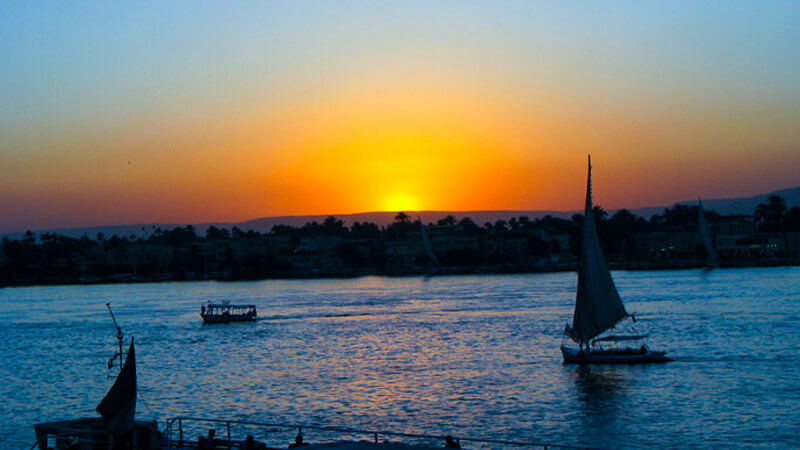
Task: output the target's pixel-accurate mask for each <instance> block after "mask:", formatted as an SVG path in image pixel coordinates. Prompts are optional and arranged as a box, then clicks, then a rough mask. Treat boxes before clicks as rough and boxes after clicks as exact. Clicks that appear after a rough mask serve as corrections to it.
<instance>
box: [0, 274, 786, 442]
mask: <svg viewBox="0 0 800 450" xmlns="http://www.w3.org/2000/svg"><path fill="white" fill-rule="evenodd" d="M614 278H615V280H616V282H617V286H618V288H619V290H620V292H621V294H622V296H623V300H624V301H625V303H626V306H627V308H628V310H629V311H631V312H634V313H635V314H636V317H637V321H638V326H639V327H640V328H641V329H643V330H641V329H640V331H644V330H646V331H649V332H650V335H651V338H650V345H651V346H652V347H654V348H663V349H665V350H667V351H668V353H669V354H670V355H671V356H673V357H674V358H675V359H676V362H673V363H670V364H663V365H639V366H589V367H584V368H581V367H577V366H565V365H563V364H562V363H561V354H560V351H559V345H560V344H561V342H562V339H563V338H562V334H563V332H562V330H563V328H564V324H565V323H566V322H567V321H568V320H570V319H571V316H572V308H573V301H574V290H575V282H576V277H575V275H574V274H572V273H558V274H531V275H515V276H474V277H473V276H459V277H436V278H431V279H428V280H423V279H420V278H378V277H370V278H360V279H351V280H302V281H263V282H250V283H217V282H200V283H167V284H141V285H105V286H69V287H63V286H61V287H32V288H5V289H0V316H1V317H2V321H0V342H2V350H0V355H1V356H0V398H2V400H3V401H2V403H0V424H1V425H2V428H1V429H2V431H3V434H0V447H2V448H30V446H31V445H32V444H33V442H34V436H33V428H32V425H33V424H34V423H36V422H41V421H47V420H57V419H64V418H72V417H77V416H95V415H96V413H95V412H94V408H95V407H96V406H97V403H98V402H99V400H100V399H101V398H102V396H103V395H104V393H105V391H106V390H107V388H108V387H109V385H110V382H109V381H108V380H107V379H106V374H107V371H106V366H105V363H106V360H107V359H108V357H109V356H111V354H112V353H113V350H114V345H115V339H114V332H115V331H114V327H113V324H112V322H111V320H110V318H109V315H108V311H107V310H106V307H105V303H106V302H111V304H112V307H113V308H114V312H115V314H116V316H117V320H118V321H119V323H120V325H121V326H122V328H123V330H124V331H125V333H126V335H127V336H135V338H136V346H137V355H136V356H137V365H138V375H139V387H140V391H141V398H140V401H139V405H138V408H137V414H138V416H139V417H140V418H143V419H149V418H152V417H155V418H156V419H157V420H158V421H159V422H160V423H162V424H163V423H164V421H165V420H166V419H167V418H170V417H175V416H178V415H186V416H201V417H212V418H226V419H243V420H249V421H258V422H280V423H282V422H288V423H306V424H319V425H338V426H347V427H356V428H362V429H378V430H387V431H398V432H411V433H430V434H438V435H441V434H446V433H450V434H453V435H455V436H460V437H480V438H491V439H513V440H521V441H539V442H551V443H558V444H576V445H590V446H601V447H609V448H641V447H643V446H655V447H662V448H678V447H694V448H714V447H718V448H732V447H763V448H782V447H786V448H792V447H794V448H797V447H800V352H799V351H800V268H768V269H735V270H734V269H731V270H715V271H712V272H710V273H703V272H701V271H664V272H615V273H614ZM223 299H227V300H230V301H231V302H232V303H255V304H256V305H257V306H258V311H259V316H260V317H261V320H259V321H257V322H253V323H235V324H219V325H203V324H202V321H201V319H200V316H199V308H200V304H201V303H202V302H204V301H205V300H223ZM145 402H146V403H147V405H145V404H144V403H145ZM147 406H149V410H148V408H147ZM151 411H152V415H151Z"/></svg>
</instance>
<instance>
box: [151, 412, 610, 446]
mask: <svg viewBox="0 0 800 450" xmlns="http://www.w3.org/2000/svg"><path fill="white" fill-rule="evenodd" d="M202 424H206V425H208V424H211V425H216V426H217V427H220V428H224V435H217V436H216V439H217V442H218V445H217V448H220V444H221V443H223V442H224V444H221V445H223V446H224V447H222V448H226V447H227V448H229V449H232V448H238V447H237V446H238V445H239V444H240V443H241V442H242V440H241V439H242V438H243V436H242V438H239V439H234V436H233V435H232V434H231V428H232V427H240V428H251V429H252V428H255V427H259V428H268V429H269V430H267V432H270V433H273V432H280V431H284V432H285V431H289V430H298V434H300V433H302V431H305V430H311V431H316V432H320V433H338V434H339V435H340V436H341V435H344V436H345V437H347V438H354V437H355V436H361V437H362V438H363V437H369V439H371V440H372V441H373V442H376V443H378V442H379V441H380V440H381V438H384V442H388V439H386V438H389V437H393V438H398V437H401V438H406V439H411V440H414V441H418V442H423V441H425V442H428V443H429V444H433V443H435V444H433V445H431V448H437V447H438V448H444V445H443V444H444V442H445V438H446V436H440V435H429V434H415V433H399V432H393V431H369V430H359V429H354V428H343V427H331V426H319V425H298V424H285V423H263V422H249V421H241V420H218V419H207V418H197V417H184V416H181V417H176V418H174V419H170V420H168V421H167V426H166V428H165V429H164V434H165V435H166V436H167V437H168V438H169V440H170V442H171V445H172V446H173V447H178V448H180V447H195V446H196V445H197V441H196V440H193V439H191V438H189V436H190V433H193V434H191V436H198V435H201V434H198V433H202V432H204V431H205V429H202V430H201V428H200V426H201V425H202ZM248 434H252V433H248ZM292 434H293V432H292ZM287 437H288V436H286V435H282V436H281V438H280V440H278V439H274V442H270V443H268V444H267V445H268V447H269V445H270V444H272V445H273V447H274V446H278V447H280V448H286V447H287V446H288V442H289V439H287ZM453 437H457V436H453ZM457 441H458V442H462V443H463V442H469V443H473V444H477V445H476V446H475V447H476V448H487V449H488V448H491V449H498V448H505V447H534V448H542V449H545V450H548V449H565V450H567V449H569V450H603V449H601V448H598V447H584V446H575V445H560V444H551V443H545V442H520V441H510V440H498V439H479V438H465V437H458V440H457Z"/></svg>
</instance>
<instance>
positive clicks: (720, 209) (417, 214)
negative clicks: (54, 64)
mask: <svg viewBox="0 0 800 450" xmlns="http://www.w3.org/2000/svg"><path fill="white" fill-rule="evenodd" d="M772 195H778V196H780V197H783V198H784V199H785V200H786V206H787V207H792V206H800V186H799V187H796V188H790V189H782V190H779V191H774V192H770V193H769V194H762V195H756V196H753V197H741V198H723V199H706V198H703V199H702V200H703V208H704V209H705V210H708V211H711V210H714V211H716V212H717V213H719V214H723V215H729V214H742V215H750V214H753V210H755V208H756V206H757V205H758V204H760V203H764V202H766V201H767V198H769V197H770V196H772ZM696 203H697V200H696V199H695V200H686V201H681V202H676V203H673V204H672V205H669V206H650V207H644V208H636V209H629V211H630V212H632V213H634V214H636V215H637V216H642V217H644V218H647V219H649V218H650V217H652V216H653V215H655V214H660V213H662V212H663V211H664V210H665V209H667V208H670V207H672V206H674V205H677V204H681V205H694V204H696ZM616 211H618V210H616V209H615V210H608V213H609V215H611V214H613V213H615V212H616ZM405 213H406V214H408V215H409V216H410V217H411V218H412V219H414V220H416V219H417V218H420V219H422V221H423V222H425V223H431V222H433V223H435V222H436V221H438V220H439V219H442V218H444V217H446V216H448V215H453V216H455V217H456V218H458V219H463V218H465V217H469V218H471V219H472V220H473V221H475V223H476V224H478V225H484V224H485V223H487V222H491V223H494V222H496V221H497V220H505V221H508V220H510V219H511V218H512V217H521V216H527V217H529V218H530V219H538V218H541V217H544V216H546V215H548V214H549V215H552V216H553V217H558V218H562V219H569V218H571V217H572V216H573V215H574V214H583V210H574V211H552V210H536V211H405ZM396 215H397V212H396V211H395V212H387V211H380V212H367V213H357V214H320V215H310V216H279V217H262V218H258V219H252V220H248V221H245V222H214V223H202V224H192V225H194V227H195V228H196V229H197V233H198V234H201V235H202V234H204V233H205V231H206V229H208V228H209V227H211V226H212V225H213V226H216V227H217V228H227V229H231V228H233V227H238V228H239V229H241V230H242V231H250V230H253V231H258V232H260V233H267V232H269V231H270V230H271V229H272V227H273V226H275V225H289V226H293V227H301V226H303V225H305V224H306V223H307V222H314V221H316V222H320V223H321V222H322V221H324V220H325V219H326V218H328V217H330V216H334V217H336V218H337V219H339V220H343V221H344V222H345V225H347V226H351V225H352V224H353V223H355V222H362V223H363V222H371V223H375V224H378V225H380V226H385V225H388V224H390V223H392V222H393V221H394V218H395V216H396ZM186 225H187V224H170V223H148V224H141V223H139V224H132V225H106V226H95V227H84V228H67V229H50V230H31V231H34V233H36V234H37V235H39V234H42V233H56V234H59V235H62V236H68V237H73V238H80V237H81V236H84V235H86V236H88V237H89V238H91V239H95V238H96V237H97V234H98V233H103V234H104V235H105V236H106V237H111V236H113V235H115V234H116V235H117V236H130V235H134V236H136V237H147V235H148V234H152V233H153V231H154V230H155V229H156V228H161V229H162V230H171V229H173V228H176V227H183V226H186ZM23 235H24V233H23V232H18V233H5V234H2V235H0V236H2V237H8V238H9V239H19V238H21V237H22V236H23Z"/></svg>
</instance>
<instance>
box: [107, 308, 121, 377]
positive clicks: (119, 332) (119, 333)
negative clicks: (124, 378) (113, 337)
mask: <svg viewBox="0 0 800 450" xmlns="http://www.w3.org/2000/svg"><path fill="white" fill-rule="evenodd" d="M106 307H107V308H108V312H109V314H111V320H113V321H114V327H115V328H116V329H117V341H119V371H120V372H122V361H123V359H122V336H123V335H122V328H120V327H119V325H118V324H117V319H116V318H114V311H111V303H106Z"/></svg>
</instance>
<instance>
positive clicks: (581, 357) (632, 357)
mask: <svg viewBox="0 0 800 450" xmlns="http://www.w3.org/2000/svg"><path fill="white" fill-rule="evenodd" d="M561 353H562V354H563V355H564V364H639V363H662V362H670V361H672V359H670V358H669V357H667V353H666V352H657V351H653V350H650V349H645V350H644V351H641V350H639V349H625V350H602V351H584V350H579V349H577V348H569V347H561Z"/></svg>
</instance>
